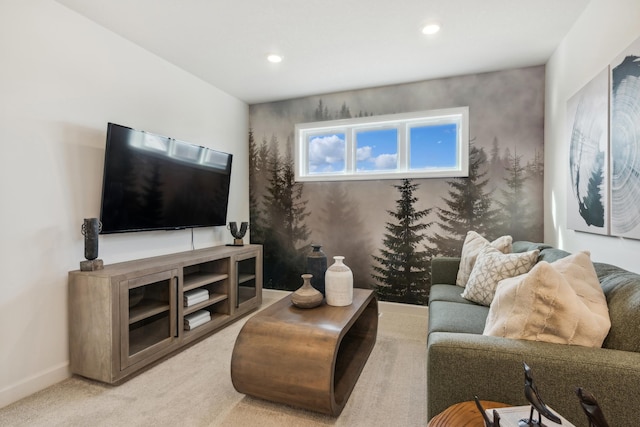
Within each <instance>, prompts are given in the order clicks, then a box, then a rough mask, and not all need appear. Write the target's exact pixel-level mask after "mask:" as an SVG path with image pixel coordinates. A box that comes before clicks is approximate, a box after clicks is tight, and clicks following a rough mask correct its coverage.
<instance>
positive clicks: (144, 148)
mask: <svg viewBox="0 0 640 427" xmlns="http://www.w3.org/2000/svg"><path fill="white" fill-rule="evenodd" d="M231 160H232V155H231V154H227V153H223V152H220V151H215V150H212V149H209V148H205V147H201V146H198V145H193V144H189V143H186V142H182V141H179V140H176V139H173V138H168V137H164V136H159V135H155V134H152V133H149V132H145V131H140V130H134V129H131V128H128V127H125V126H121V125H117V124H114V123H109V124H108V128H107V145H106V150H105V160H104V175H103V181H102V205H101V208H100V220H101V221H102V231H101V233H102V234H108V233H121V232H128V231H145V230H172V229H180V228H192V227H208V226H219V225H225V224H226V221H227V205H228V201H229V184H230V180H231Z"/></svg>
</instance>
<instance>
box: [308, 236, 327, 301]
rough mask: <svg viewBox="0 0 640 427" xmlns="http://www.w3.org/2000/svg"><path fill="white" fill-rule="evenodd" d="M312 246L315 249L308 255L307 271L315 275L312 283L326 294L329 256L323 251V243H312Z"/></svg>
mask: <svg viewBox="0 0 640 427" xmlns="http://www.w3.org/2000/svg"><path fill="white" fill-rule="evenodd" d="M311 247H312V248H313V250H312V251H311V252H309V254H308V255H307V272H308V273H309V274H311V275H313V277H312V278H311V285H312V286H313V287H314V288H316V289H317V290H319V291H320V293H322V295H324V294H325V291H324V289H325V286H324V275H325V272H326V271H327V256H326V255H325V253H324V252H322V249H321V248H322V245H318V244H316V243H312V244H311Z"/></svg>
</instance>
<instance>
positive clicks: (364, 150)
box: [356, 146, 373, 162]
mask: <svg viewBox="0 0 640 427" xmlns="http://www.w3.org/2000/svg"><path fill="white" fill-rule="evenodd" d="M372 151H373V148H372V147H370V146H365V147H360V148H358V149H357V150H356V160H357V161H358V162H366V161H371V153H372Z"/></svg>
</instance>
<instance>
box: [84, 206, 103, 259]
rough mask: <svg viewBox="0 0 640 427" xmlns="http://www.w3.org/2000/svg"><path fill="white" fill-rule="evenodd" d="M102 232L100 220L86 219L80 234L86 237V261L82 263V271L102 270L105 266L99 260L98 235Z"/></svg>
mask: <svg viewBox="0 0 640 427" xmlns="http://www.w3.org/2000/svg"><path fill="white" fill-rule="evenodd" d="M100 231H102V223H101V222H100V221H98V218H85V219H84V222H83V223H82V228H81V229H80V232H81V233H82V235H83V236H84V257H85V258H86V259H87V260H86V261H80V270H82V271H94V270H102V268H103V267H104V264H103V263H102V260H101V259H97V258H98V234H99V233H100Z"/></svg>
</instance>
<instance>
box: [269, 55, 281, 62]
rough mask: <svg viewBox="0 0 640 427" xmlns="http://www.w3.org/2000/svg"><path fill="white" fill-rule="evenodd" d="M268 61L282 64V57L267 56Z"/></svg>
mask: <svg viewBox="0 0 640 427" xmlns="http://www.w3.org/2000/svg"><path fill="white" fill-rule="evenodd" d="M267 61H269V62H273V63H274V64H277V63H278V62H282V56H280V55H276V54H275V53H272V54H270V55H268V56H267Z"/></svg>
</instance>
